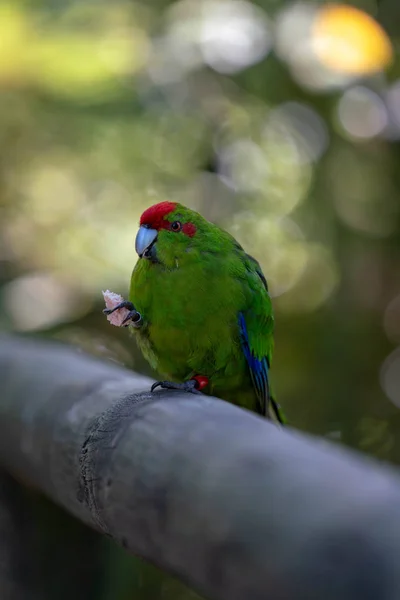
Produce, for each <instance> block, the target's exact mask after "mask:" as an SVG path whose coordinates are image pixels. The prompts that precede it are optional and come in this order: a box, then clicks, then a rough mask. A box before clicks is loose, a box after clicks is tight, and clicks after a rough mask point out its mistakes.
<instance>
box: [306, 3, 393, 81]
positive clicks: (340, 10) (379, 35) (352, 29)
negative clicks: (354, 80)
mask: <svg viewBox="0 0 400 600" xmlns="http://www.w3.org/2000/svg"><path fill="white" fill-rule="evenodd" d="M312 47H313V50H314V52H315V54H316V56H317V58H318V60H319V61H320V62H321V63H322V64H323V65H324V66H325V67H327V68H329V69H332V70H333V71H340V72H342V73H345V74H349V75H366V74H370V73H375V72H376V71H379V70H381V69H383V68H384V67H386V66H387V65H388V64H389V63H390V62H391V59H392V55H393V50H392V45H391V43H390V40H389V38H388V36H387V34H386V33H385V31H384V30H383V29H382V27H381V26H380V25H379V24H378V23H377V22H376V21H375V20H374V19H373V18H372V17H371V16H369V15H367V14H366V13H365V12H363V11H361V10H359V9H357V8H354V7H353V6H347V5H344V4H328V5H326V6H324V7H322V8H321V9H320V10H319V11H318V13H317V15H316V17H315V21H314V25H313V30H312Z"/></svg>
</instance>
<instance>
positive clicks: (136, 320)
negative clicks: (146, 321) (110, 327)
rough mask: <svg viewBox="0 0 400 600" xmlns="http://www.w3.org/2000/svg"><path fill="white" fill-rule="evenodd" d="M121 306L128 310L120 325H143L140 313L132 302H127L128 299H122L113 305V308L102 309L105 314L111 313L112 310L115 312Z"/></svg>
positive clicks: (137, 326)
mask: <svg viewBox="0 0 400 600" xmlns="http://www.w3.org/2000/svg"><path fill="white" fill-rule="evenodd" d="M121 308H127V309H128V310H129V313H128V314H127V315H126V317H125V319H124V320H123V321H122V323H121V325H124V326H125V327H126V326H127V325H133V327H136V328H139V327H141V326H142V325H143V317H142V315H141V314H140V312H138V311H137V310H136V308H135V307H134V306H133V304H132V302H129V300H124V301H123V302H120V303H119V304H117V306H114V308H105V309H103V313H104V314H105V315H111V314H112V313H113V312H115V311H116V310H120V309H121ZM128 321H130V323H128Z"/></svg>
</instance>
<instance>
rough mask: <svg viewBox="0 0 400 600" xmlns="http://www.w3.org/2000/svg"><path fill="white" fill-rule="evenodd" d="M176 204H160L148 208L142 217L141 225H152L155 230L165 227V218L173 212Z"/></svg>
mask: <svg viewBox="0 0 400 600" xmlns="http://www.w3.org/2000/svg"><path fill="white" fill-rule="evenodd" d="M175 208H176V202H159V203H158V204H154V205H153V206H150V207H149V208H147V209H146V210H145V211H144V213H143V214H142V216H141V217H140V225H150V226H151V227H153V228H154V229H160V227H163V220H164V217H166V216H167V215H169V214H170V213H171V212H173V211H174V210H175Z"/></svg>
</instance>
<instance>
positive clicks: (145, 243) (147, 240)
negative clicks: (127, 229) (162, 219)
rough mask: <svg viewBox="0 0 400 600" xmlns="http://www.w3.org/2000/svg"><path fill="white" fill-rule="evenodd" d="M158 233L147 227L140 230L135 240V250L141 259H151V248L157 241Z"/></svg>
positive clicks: (143, 226)
mask: <svg viewBox="0 0 400 600" xmlns="http://www.w3.org/2000/svg"><path fill="white" fill-rule="evenodd" d="M157 235H158V231H157V230H156V229H150V228H149V227H146V226H145V225H142V226H141V227H140V228H139V231H138V232H137V235H136V240H135V250H136V252H137V253H138V254H139V256H140V258H151V248H152V246H153V244H154V242H155V241H156V239H157Z"/></svg>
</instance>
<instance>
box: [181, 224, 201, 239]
mask: <svg viewBox="0 0 400 600" xmlns="http://www.w3.org/2000/svg"><path fill="white" fill-rule="evenodd" d="M196 231H197V227H196V225H193V223H185V224H184V226H183V227H182V233H184V234H185V235H187V236H189V237H193V236H194V234H195V233H196Z"/></svg>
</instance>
